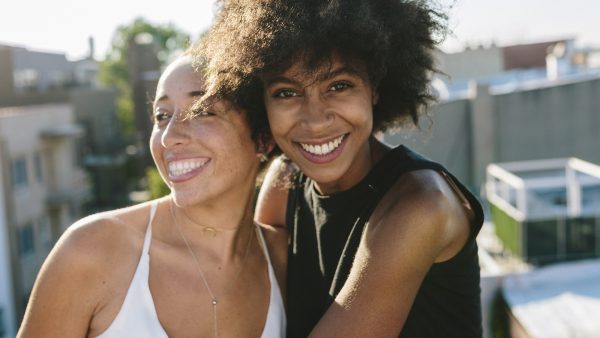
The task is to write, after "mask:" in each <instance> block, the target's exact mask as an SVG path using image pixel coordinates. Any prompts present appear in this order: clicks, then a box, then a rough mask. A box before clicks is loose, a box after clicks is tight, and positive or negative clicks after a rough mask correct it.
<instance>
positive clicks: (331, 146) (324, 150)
mask: <svg viewBox="0 0 600 338" xmlns="http://www.w3.org/2000/svg"><path fill="white" fill-rule="evenodd" d="M346 135H347V134H344V135H341V136H340V137H338V138H336V139H334V140H331V141H329V142H325V143H321V144H308V143H302V142H298V144H299V145H300V147H302V149H303V150H304V151H306V152H307V153H310V154H312V155H318V156H324V155H327V154H330V153H332V152H333V151H334V150H336V149H337V148H338V147H339V146H340V144H342V141H343V140H344V137H346Z"/></svg>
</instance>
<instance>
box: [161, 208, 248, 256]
mask: <svg viewBox="0 0 600 338" xmlns="http://www.w3.org/2000/svg"><path fill="white" fill-rule="evenodd" d="M169 203H170V206H169V208H170V209H171V223H172V225H173V226H178V227H179V228H180V229H181V231H182V233H183V234H184V236H185V237H186V239H187V241H188V242H189V244H190V245H191V246H192V247H194V248H197V250H198V251H202V252H203V253H204V255H206V256H207V258H209V259H211V260H215V261H217V262H226V261H231V260H237V259H238V258H241V257H243V256H244V254H245V251H246V248H247V243H248V241H249V238H250V237H251V236H253V235H254V228H255V225H254V221H253V213H252V200H251V199H250V201H248V203H245V204H242V203H238V204H233V205H240V206H243V208H237V209H238V210H236V208H233V207H231V206H232V205H229V204H228V205H226V208H225V209H223V210H215V208H210V210H205V208H199V207H197V206H196V207H180V206H178V205H177V204H176V203H175V202H174V201H173V199H170V200H169ZM174 234H177V232H174Z"/></svg>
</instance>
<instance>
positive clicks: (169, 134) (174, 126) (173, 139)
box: [160, 111, 190, 148]
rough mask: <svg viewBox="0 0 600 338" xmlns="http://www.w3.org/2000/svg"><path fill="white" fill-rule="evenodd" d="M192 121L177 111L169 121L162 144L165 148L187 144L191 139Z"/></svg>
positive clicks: (161, 139)
mask: <svg viewBox="0 0 600 338" xmlns="http://www.w3.org/2000/svg"><path fill="white" fill-rule="evenodd" d="M189 123H190V119H189V118H185V117H183V116H181V113H180V112H179V111H176V112H175V113H174V114H173V115H172V116H171V119H170V120H169V123H168V124H167V127H166V128H165V130H164V132H163V134H162V136H161V138H160V143H161V145H162V146H163V147H165V148H169V147H173V146H176V145H178V144H185V143H186V142H187V141H188V140H189V139H190V130H189V129H190V128H189Z"/></svg>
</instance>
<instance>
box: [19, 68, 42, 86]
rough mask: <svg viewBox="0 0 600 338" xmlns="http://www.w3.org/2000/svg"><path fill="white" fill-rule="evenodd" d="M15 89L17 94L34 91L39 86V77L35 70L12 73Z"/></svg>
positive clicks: (21, 70) (29, 69) (20, 70)
mask: <svg viewBox="0 0 600 338" xmlns="http://www.w3.org/2000/svg"><path fill="white" fill-rule="evenodd" d="M13 78H14V81H15V88H16V89H17V91H19V92H26V91H35V90H36V88H37V86H38V85H39V78H40V75H39V73H38V71H37V70H35V69H31V68H28V69H19V70H15V71H14V73H13Z"/></svg>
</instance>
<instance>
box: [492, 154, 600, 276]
mask: <svg viewBox="0 0 600 338" xmlns="http://www.w3.org/2000/svg"><path fill="white" fill-rule="evenodd" d="M486 196H487V199H488V201H489V202H490V207H491V215H492V219H493V222H494V224H495V226H496V234H497V235H498V237H499V238H500V240H501V241H502V242H503V244H504V246H505V248H506V249H508V250H509V251H510V252H511V253H512V254H513V255H516V256H518V257H521V258H523V259H524V260H526V261H528V262H530V263H534V264H546V263H552V262H557V261H563V260H574V259H583V258H591V257H600V236H598V235H597V234H600V166H597V165H594V164H592V163H590V162H586V161H583V160H580V159H577V158H568V159H553V160H534V161H522V162H510V163H501V164H490V165H489V166H488V167H487V179H486Z"/></svg>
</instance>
